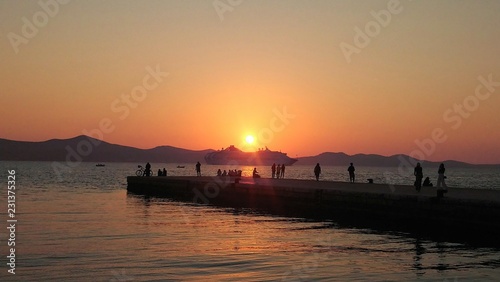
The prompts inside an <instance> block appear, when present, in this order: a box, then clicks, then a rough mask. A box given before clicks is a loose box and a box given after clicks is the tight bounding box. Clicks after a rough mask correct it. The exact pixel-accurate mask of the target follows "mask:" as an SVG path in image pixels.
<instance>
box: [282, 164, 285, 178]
mask: <svg viewBox="0 0 500 282" xmlns="http://www.w3.org/2000/svg"><path fill="white" fill-rule="evenodd" d="M281 178H285V164H281Z"/></svg>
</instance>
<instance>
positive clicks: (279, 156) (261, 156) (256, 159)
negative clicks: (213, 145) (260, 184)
mask: <svg viewBox="0 0 500 282" xmlns="http://www.w3.org/2000/svg"><path fill="white" fill-rule="evenodd" d="M205 161H206V162H207V164H211V165H227V164H239V165H272V164H276V165H278V164H284V165H287V166H289V165H292V164H294V163H295V162H296V161H298V160H297V159H293V158H290V157H289V156H287V155H286V153H282V152H278V151H271V150H269V149H268V148H267V147H266V148H265V149H262V150H259V151H257V152H243V151H241V150H240V149H238V148H236V147H235V146H234V145H231V146H229V147H227V148H226V149H224V150H219V151H215V152H211V153H208V154H206V155H205Z"/></svg>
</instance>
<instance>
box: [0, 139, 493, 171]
mask: <svg viewBox="0 0 500 282" xmlns="http://www.w3.org/2000/svg"><path fill="white" fill-rule="evenodd" d="M213 151H214V150H212V149H207V150H199V151H195V150H188V149H182V148H176V147H172V146H159V147H155V148H151V149H139V148H134V147H129V146H123V145H117V144H111V143H108V142H105V141H102V140H98V139H95V138H92V137H89V136H85V135H80V136H77V137H74V138H70V139H51V140H47V141H42V142H29V141H14V140H7V139H1V138H0V160H1V161H68V160H69V161H84V162H96V163H101V162H141V163H144V162H161V163H195V162H197V161H200V162H204V157H205V155H206V154H208V153H210V152H213ZM298 159H299V160H298V162H297V163H296V165H315V164H316V163H320V164H321V165H332V166H337V165H338V166H347V165H348V164H349V163H351V162H352V163H354V165H355V166H382V167H397V166H400V165H401V164H402V163H404V164H405V165H407V166H413V164H415V163H416V162H417V161H418V160H416V159H414V158H411V157H409V156H407V155H402V154H399V155H393V156H381V155H376V154H356V155H347V154H345V153H341V152H339V153H332V152H325V153H321V154H319V155H316V156H308V157H301V158H298ZM444 162H445V163H446V167H500V165H473V164H469V163H465V162H458V161H452V160H447V161H444ZM439 163H441V162H431V161H425V164H426V165H435V166H438V165H439Z"/></svg>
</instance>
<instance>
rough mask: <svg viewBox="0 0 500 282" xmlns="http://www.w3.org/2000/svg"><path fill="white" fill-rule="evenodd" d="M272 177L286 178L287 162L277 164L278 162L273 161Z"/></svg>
mask: <svg viewBox="0 0 500 282" xmlns="http://www.w3.org/2000/svg"><path fill="white" fill-rule="evenodd" d="M271 177H272V178H277V179H280V178H285V164H281V165H280V164H278V166H276V163H273V165H272V166H271Z"/></svg>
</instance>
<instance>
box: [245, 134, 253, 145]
mask: <svg viewBox="0 0 500 282" xmlns="http://www.w3.org/2000/svg"><path fill="white" fill-rule="evenodd" d="M245 141H247V143H248V144H252V143H253V141H255V138H253V136H252V135H248V136H247V137H245Z"/></svg>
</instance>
